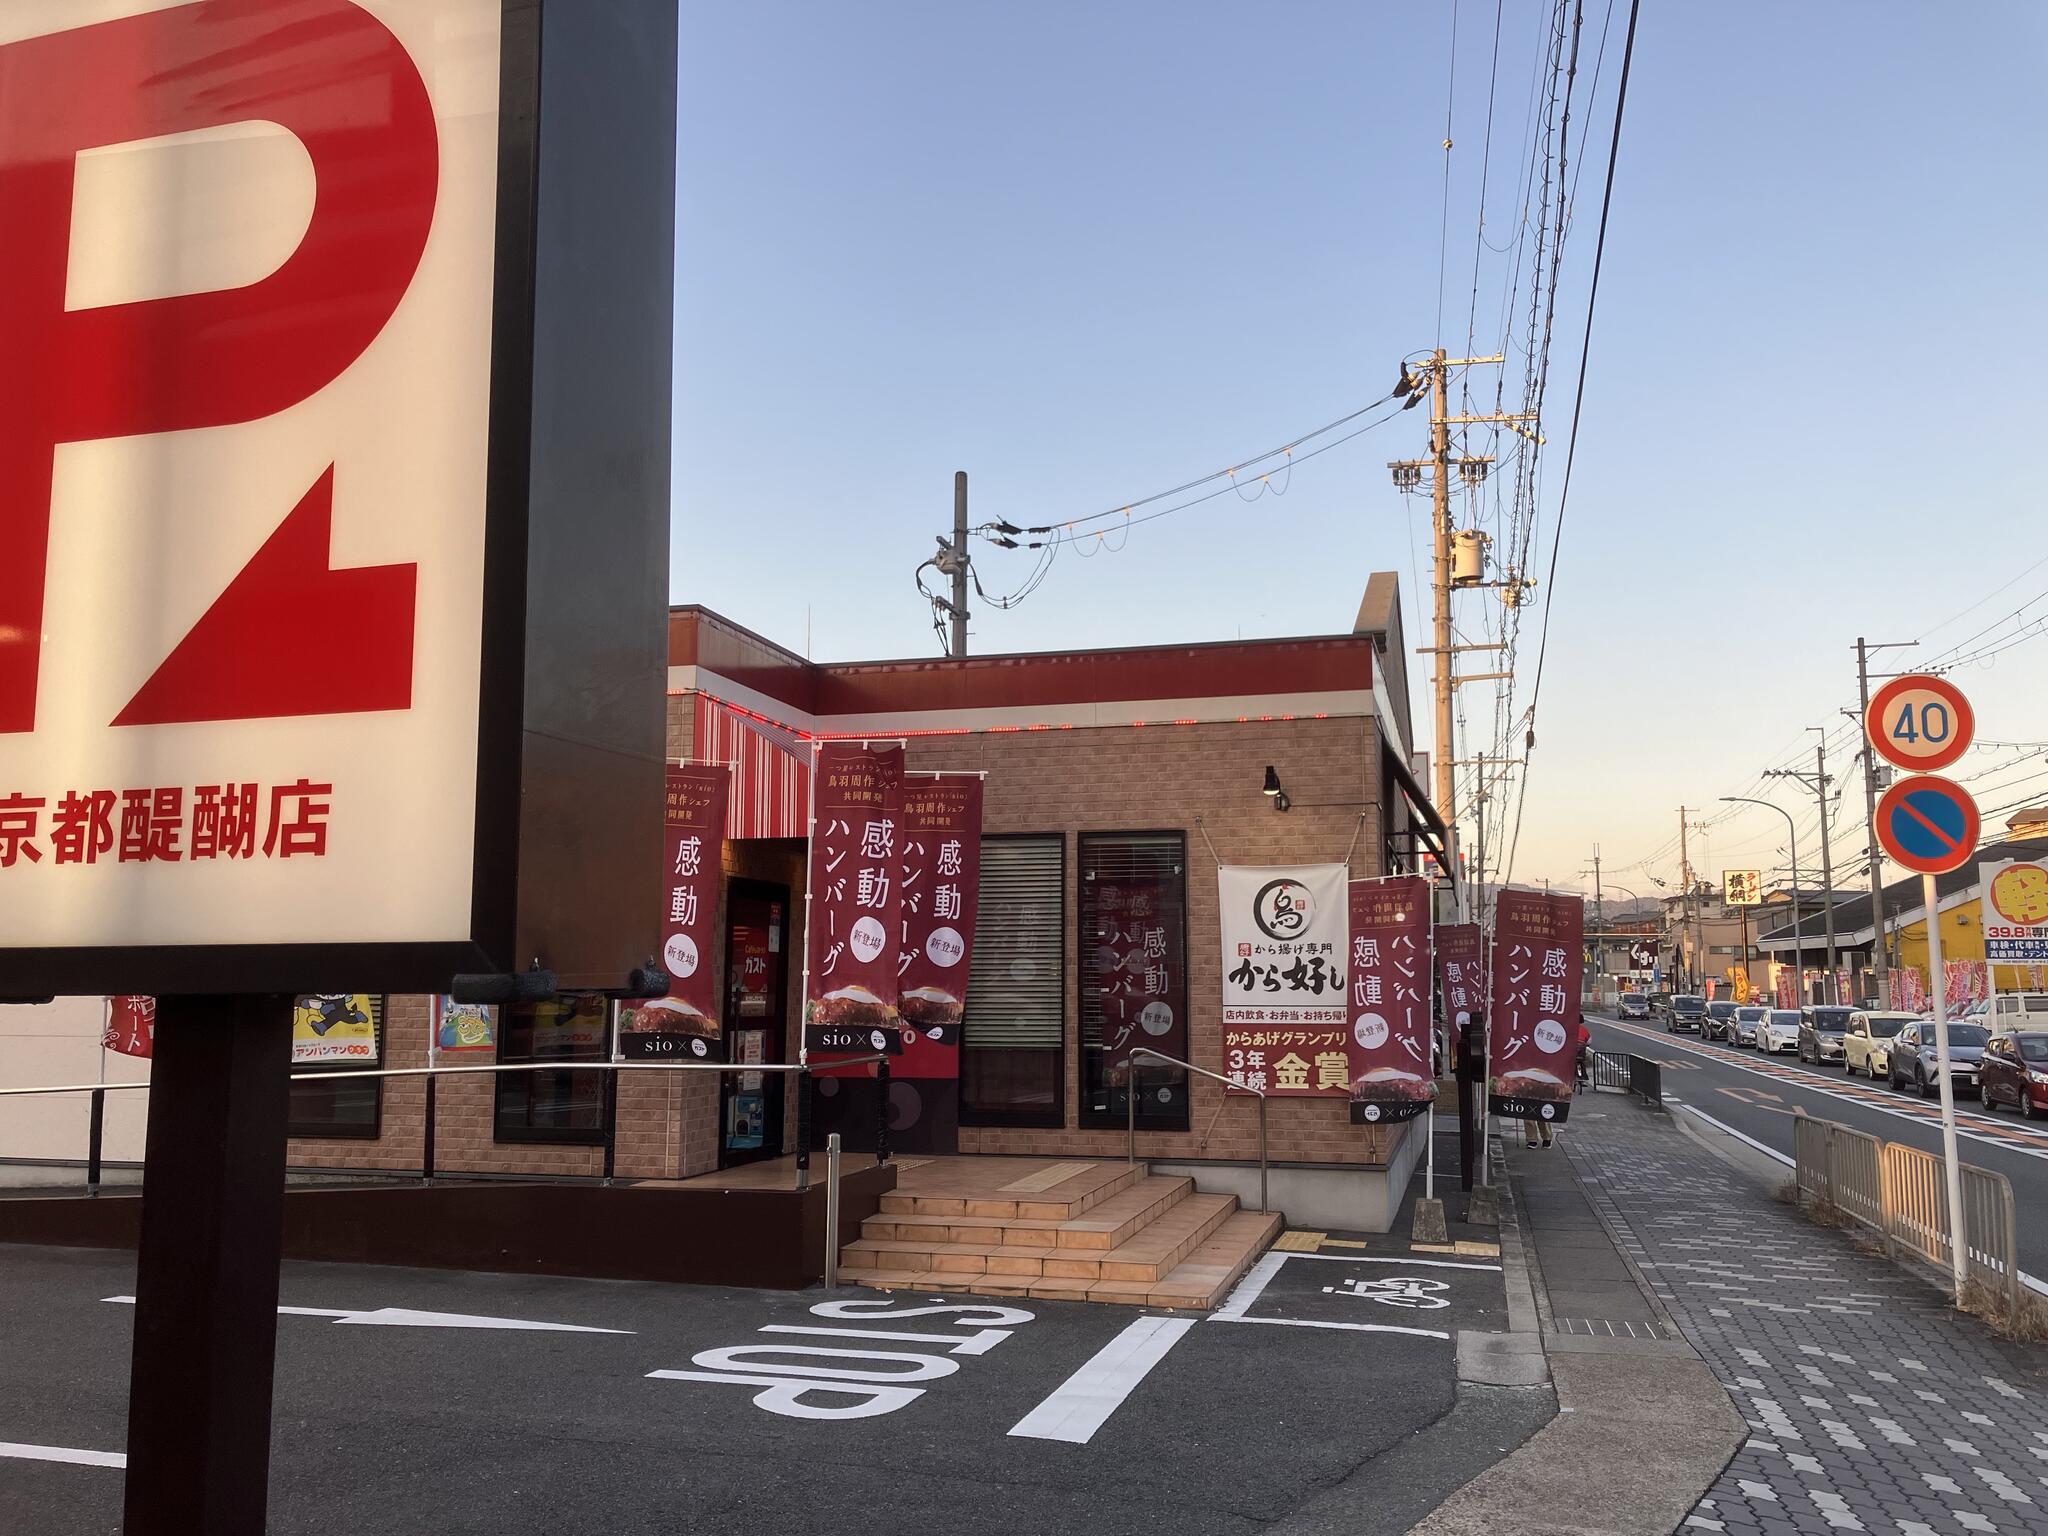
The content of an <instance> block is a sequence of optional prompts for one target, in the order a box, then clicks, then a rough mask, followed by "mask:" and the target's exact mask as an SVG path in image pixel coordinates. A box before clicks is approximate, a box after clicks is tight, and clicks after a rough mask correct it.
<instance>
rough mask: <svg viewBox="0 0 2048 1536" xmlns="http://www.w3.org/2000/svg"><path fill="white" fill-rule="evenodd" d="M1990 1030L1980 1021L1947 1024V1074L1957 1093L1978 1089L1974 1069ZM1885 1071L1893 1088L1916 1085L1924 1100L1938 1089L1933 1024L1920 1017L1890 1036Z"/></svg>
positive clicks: (1979, 1060) (1929, 1097) (1980, 1057)
mask: <svg viewBox="0 0 2048 1536" xmlns="http://www.w3.org/2000/svg"><path fill="white" fill-rule="evenodd" d="M1990 1042H1991V1032H1990V1031H1989V1030H1988V1029H1986V1028H1984V1026H1983V1025H1981V1024H1951V1025H1949V1027H1948V1075H1949V1081H1950V1082H1951V1083H1953V1084H1954V1085H1955V1090H1956V1092H1957V1093H1975V1092H1976V1091H1977V1068H1978V1064H1979V1063H1980V1062H1981V1061H1982V1060H1983V1059H1984V1047H1985V1046H1986V1045H1988V1044H1990ZM1888 1056H1889V1060H1888V1065H1887V1074H1888V1076H1889V1077H1890V1079H1891V1085H1892V1086H1893V1087H1894V1088H1916V1089H1918V1090H1919V1092H1920V1097H1921V1098H1923V1099H1931V1098H1933V1097H1934V1096H1935V1095H1936V1094H1937V1093H1939V1092H1940V1091H1941V1086H1940V1085H1941V1077H1940V1072H1939V1068H1938V1066H1937V1063H1936V1056H1937V1052H1936V1048H1935V1044H1934V1025H1933V1024H1932V1023H1930V1022H1929V1021H1927V1020H1925V1019H1922V1020H1920V1021H1919V1022H1918V1023H1915V1024H1908V1025H1907V1026H1906V1027H1905V1028H1904V1029H1902V1030H1900V1031H1899V1032H1898V1033H1897V1034H1896V1035H1894V1036H1892V1044H1891V1050H1890V1052H1889V1053H1888Z"/></svg>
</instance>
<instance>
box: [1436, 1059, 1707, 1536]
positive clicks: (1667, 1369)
mask: <svg viewBox="0 0 2048 1536" xmlns="http://www.w3.org/2000/svg"><path fill="white" fill-rule="evenodd" d="M1615 1107H1618V1108H1619V1109H1621V1110H1622V1111H1624V1112H1632V1111H1631V1107H1630V1106H1629V1105H1627V1104H1626V1103H1625V1102H1623V1101H1618V1100H1609V1099H1606V1098H1604V1097H1603V1098H1598V1099H1589V1100H1586V1101H1582V1103H1581V1104H1580V1105H1579V1106H1578V1109H1577V1111H1576V1112H1575V1114H1574V1118H1573V1121H1572V1123H1571V1125H1570V1126H1568V1127H1567V1128H1565V1129H1564V1130H1563V1131H1561V1132H1560V1133H1559V1137H1558V1146H1556V1147H1553V1148H1550V1149H1547V1150H1537V1151H1529V1150H1527V1149H1525V1148H1524V1147H1523V1146H1522V1145H1521V1143H1520V1139H1519V1137H1518V1136H1516V1135H1514V1134H1513V1133H1514V1130H1515V1129H1516V1128H1512V1127H1511V1128H1510V1134H1509V1137H1508V1138H1507V1139H1506V1144H1505V1146H1504V1147H1497V1148H1496V1149H1495V1163H1494V1167H1495V1170H1496V1172H1497V1173H1505V1174H1506V1176H1507V1182H1506V1189H1507V1194H1508V1199H1507V1200H1506V1201H1505V1203H1504V1205H1503V1211H1502V1223H1501V1234H1502V1236H1501V1245H1502V1251H1503V1254H1504V1255H1505V1254H1507V1253H1509V1252H1510V1251H1513V1252H1515V1254H1516V1256H1517V1258H1518V1261H1519V1267H1520V1268H1521V1270H1522V1271H1523V1272H1524V1274H1526V1276H1527V1294H1528V1305H1529V1308H1530V1312H1531V1316H1530V1318H1529V1320H1528V1330H1527V1332H1526V1333H1525V1334H1524V1335H1523V1337H1524V1338H1525V1340H1526V1341H1527V1343H1526V1344H1525V1346H1524V1347H1525V1348H1534V1349H1537V1350H1540V1352H1541V1355H1542V1357H1543V1359H1544V1362H1545V1363H1546V1364H1547V1366H1548V1370H1549V1375H1550V1379H1551V1383H1552V1386H1553V1388H1554V1390H1555V1392H1556V1395H1557V1408H1558V1412H1557V1416H1556V1417H1555V1418H1554V1419H1552V1420H1551V1421H1550V1423H1549V1424H1548V1425H1546V1426H1545V1427H1544V1428H1543V1429H1541V1430H1539V1431H1538V1432H1537V1433H1536V1434H1535V1435H1534V1436H1532V1437H1531V1438H1530V1439H1529V1440H1528V1441H1527V1442H1526V1443H1525V1444H1524V1445H1522V1447H1521V1448H1520V1449H1519V1450H1517V1451H1515V1452H1514V1454H1512V1455H1510V1456H1508V1457H1506V1458H1505V1459H1504V1460H1502V1461H1500V1462H1499V1463H1498V1464H1496V1465H1495V1466H1494V1467H1492V1468H1491V1469H1490V1470H1488V1471H1487V1472H1485V1473H1484V1474H1482V1475H1481V1476H1479V1477H1478V1478H1476V1479H1474V1480H1473V1481H1472V1482H1471V1483H1470V1484H1468V1485H1467V1486H1466V1487H1465V1488H1463V1489H1461V1490H1460V1491H1459V1492H1458V1493H1456V1494H1454V1495H1453V1496H1452V1497H1451V1498H1449V1499H1448V1500H1446V1501H1445V1502H1444V1503H1443V1504H1442V1505H1441V1506H1440V1507H1439V1508H1438V1509H1437V1510H1436V1511H1435V1513H1433V1514H1432V1515H1430V1516H1429V1517H1428V1518H1427V1519H1425V1520H1423V1521H1422V1522H1420V1523H1419V1524H1418V1525H1416V1527H1415V1530H1416V1531H1417V1532H1421V1533H1427V1536H1499V1533H1502V1532H1507V1531H1513V1532H1518V1533H1519V1532H1528V1533H1559V1536H1568V1533H1586V1536H1623V1533H1627V1536H1663V1533H1666V1532H1669V1531H1671V1530H1672V1529H1674V1528H1675V1527H1676V1526H1677V1525H1678V1524H1679V1523H1680V1522H1681V1521H1683V1520H1684V1519H1685V1518H1686V1517H1687V1514H1688V1512H1689V1511H1690V1510H1691V1509H1692V1508H1693V1507H1694V1505H1695V1504H1696V1502H1697V1501H1698V1499H1699V1498H1700V1496H1701V1495H1702V1494H1703V1493H1705V1492H1706V1491H1707V1490H1708V1488H1709V1487H1710V1486H1711V1485H1712V1484H1713V1483H1714V1481H1715V1480H1716V1478H1717V1477H1718V1476H1719V1475H1720V1473H1721V1470H1722V1468H1723V1467H1724V1466H1725V1465H1726V1464H1727V1462H1728V1458H1729V1457H1730V1456H1731V1455H1732V1454H1734V1452H1735V1451H1736V1449H1737V1447H1739V1446H1740V1445H1741V1443H1742V1441H1743V1438H1744V1435H1745V1434H1746V1430H1745V1428H1744V1426H1743V1423H1742V1420H1741V1417H1740V1415H1738V1414H1737V1413H1736V1412H1735V1410H1734V1409H1733V1407H1732V1406H1731V1405H1730V1404H1729V1401H1728V1398H1727V1395H1726V1393H1724V1392H1723V1391H1722V1389H1721V1387H1720V1384H1719V1383H1718V1382H1717V1381H1716V1380H1715V1378H1714V1375H1713V1373H1712V1372H1711V1371H1710V1370H1709V1369H1708V1368H1707V1366H1706V1365H1705V1364H1704V1363H1702V1361H1701V1360H1700V1358H1699V1357H1698V1355H1697V1354H1696V1353H1695V1352H1694V1351H1693V1349H1692V1347H1691V1346H1690V1345H1689V1344H1687V1343H1686V1342H1685V1341H1684V1339H1682V1338H1681V1337H1680V1336H1679V1333H1678V1330H1677V1328H1676V1327H1675V1326H1673V1324H1672V1321H1671V1319H1670V1318H1669V1317H1667V1316H1666V1315H1665V1313H1664V1311H1663V1308H1662V1307H1661V1306H1660V1304H1659V1303H1658V1301H1657V1299H1656V1298H1655V1296H1654V1295H1653V1294H1652V1292H1651V1290H1650V1288H1649V1286H1648V1285H1647V1284H1646V1283H1645V1282H1644V1280H1643V1277H1642V1276H1641V1274H1640V1272H1639V1271H1638V1270H1637V1269H1636V1268H1635V1267H1634V1265H1633V1264H1632V1263H1631V1262H1630V1260H1629V1258H1628V1257H1627V1255H1626V1254H1625V1253H1624V1252H1623V1251H1622V1249H1621V1247H1620V1245H1619V1244H1618V1243H1617V1242H1616V1240H1615V1238H1614V1236H1613V1235H1612V1234H1611V1233H1610V1231H1609V1228H1608V1226H1607V1224H1606V1223H1605V1222H1604V1221H1603V1220H1602V1218H1601V1216H1600V1215H1599V1213H1598V1212H1596V1211H1595V1210H1594V1208H1593V1206H1592V1204H1591V1203H1590V1202H1589V1201H1588V1199H1587V1197H1586V1195H1585V1193H1584V1192H1583V1190H1582V1189H1581V1188H1580V1185H1579V1177H1578V1170H1577V1169H1576V1167H1575V1165H1574V1164H1573V1162H1572V1161H1571V1160H1570V1159H1569V1158H1568V1157H1567V1155H1566V1153H1565V1152H1564V1151H1563V1150H1562V1149H1563V1147H1564V1146H1565V1145H1566V1144H1568V1142H1569V1141H1570V1140H1571V1139H1572V1138H1573V1137H1574V1136H1575V1135H1577V1134H1579V1132H1578V1130H1577V1128H1578V1127H1580V1126H1581V1125H1583V1124H1584V1123H1585V1122H1586V1121H1596V1122H1597V1121H1599V1120H1601V1119H1602V1118H1604V1117H1605V1116H1606V1115H1607V1114H1609V1113H1610V1112H1611V1109H1612V1108H1615ZM1674 1134H1675V1133H1674ZM1509 1305H1510V1310H1511V1311H1512V1310H1513V1308H1514V1293H1513V1290H1512V1288H1511V1290H1510V1296H1509Z"/></svg>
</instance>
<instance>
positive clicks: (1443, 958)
mask: <svg viewBox="0 0 2048 1536" xmlns="http://www.w3.org/2000/svg"><path fill="white" fill-rule="evenodd" d="M1435 939H1436V970H1437V980H1438V983H1439V985H1440V986H1441V987H1442V988H1443V999H1444V1056H1445V1058H1446V1060H1447V1061H1450V1062H1455V1061H1456V1060H1457V1059H1458V1041H1459V1040H1460V1039H1461V1038H1462V1037H1463V1036H1464V1033H1465V1026H1466V1025H1467V1024H1469V1023H1471V1022H1472V1015H1473V1013H1474V1012H1475V1011H1476V1010H1478V1009H1480V1008H1483V1007H1485V1006H1486V972H1485V971H1484V970H1483V969H1481V963H1482V953H1483V952H1482V950H1481V947H1480V939H1479V925H1478V924H1477V923H1446V924H1444V925H1443V926H1442V927H1441V928H1438V929H1437V930H1436V934H1435Z"/></svg>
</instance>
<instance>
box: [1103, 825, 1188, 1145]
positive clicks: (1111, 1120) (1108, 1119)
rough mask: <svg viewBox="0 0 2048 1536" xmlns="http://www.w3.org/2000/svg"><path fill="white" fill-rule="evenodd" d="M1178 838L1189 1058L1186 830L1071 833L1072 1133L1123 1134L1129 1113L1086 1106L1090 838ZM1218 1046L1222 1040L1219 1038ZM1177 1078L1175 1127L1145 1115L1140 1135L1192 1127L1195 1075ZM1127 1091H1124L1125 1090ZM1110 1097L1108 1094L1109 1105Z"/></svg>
mask: <svg viewBox="0 0 2048 1536" xmlns="http://www.w3.org/2000/svg"><path fill="white" fill-rule="evenodd" d="M1139 837H1177V838H1179V839H1180V955H1181V973H1182V974H1181V986H1182V994H1181V1005H1182V1008H1183V1010H1184V1011H1185V1012H1186V1014H1187V1016H1188V1018H1187V1039H1188V1047H1187V1048H1188V1055H1189V1057H1190V1058H1192V1057H1193V1055H1194V1050H1195V1020H1194V991H1195V989H1194V974H1193V973H1194V954H1193V951H1192V950H1191V949H1190V948H1189V943H1188V940H1189V933H1188V922H1189V917H1188V905H1189V903H1188V875H1189V873H1190V869H1189V858H1188V834H1187V829H1186V828H1185V827H1099V828H1098V827H1091V828H1089V829H1087V830H1085V831H1080V830H1077V831H1076V832H1075V833H1074V924H1073V940H1074V1086H1075V1102H1074V1123H1075V1128H1076V1129H1078V1130H1084V1131H1100V1130H1122V1129H1124V1128H1125V1127H1126V1126H1127V1125H1128V1124H1129V1114H1128V1111H1127V1110H1126V1111H1123V1112H1119V1111H1118V1110H1116V1109H1114V1108H1112V1109H1107V1110H1095V1109H1091V1108H1090V1107H1089V1105H1088V1084H1087V1082H1086V1077H1087V1072H1088V1047H1087V1043H1086V1042H1085V1041H1084V1040H1083V1039H1082V1028H1083V1024H1084V1019H1083V1015H1084V1014H1085V1013H1086V1011H1087V1010H1086V1008H1085V1006H1084V1005H1083V1003H1082V1000H1081V988H1082V987H1083V986H1085V985H1086V984H1087V980H1088V969H1087V966H1086V965H1085V964H1084V963H1083V961H1082V955H1081V951H1082V949H1083V947H1084V946H1085V944H1086V942H1087V940H1086V939H1085V938H1084V936H1083V935H1082V932H1081V914H1082V913H1083V912H1084V911H1086V910H1087V884H1088V869H1087V859H1086V857H1085V849H1086V847H1087V845H1088V843H1089V841H1090V840H1091V839H1094V840H1096V841H1108V840H1109V839H1112V838H1139ZM1218 1039H1219V1041H1220V1040H1221V1035H1220V1033H1219V1035H1218ZM1174 1070H1175V1071H1177V1072H1179V1073H1180V1096H1179V1104H1180V1114H1179V1117H1178V1118H1179V1122H1180V1123H1179V1124H1178V1125H1172V1124H1166V1123H1163V1122H1162V1121H1161V1120H1159V1119H1157V1118H1149V1119H1148V1117H1147V1116H1145V1115H1143V1114H1140V1115H1139V1116H1138V1126H1137V1128H1138V1130H1139V1131H1141V1132H1142V1131H1152V1132H1155V1133H1157V1134H1160V1135H1167V1136H1175V1135H1186V1134H1187V1133H1188V1131H1189V1130H1190V1129H1192V1127H1193V1125H1194V1075H1193V1074H1192V1073H1190V1072H1188V1071H1187V1070H1186V1069H1185V1068H1175V1069H1174ZM1126 1091H1128V1087H1127V1088H1126ZM1113 1099H1114V1095H1112V1101H1113Z"/></svg>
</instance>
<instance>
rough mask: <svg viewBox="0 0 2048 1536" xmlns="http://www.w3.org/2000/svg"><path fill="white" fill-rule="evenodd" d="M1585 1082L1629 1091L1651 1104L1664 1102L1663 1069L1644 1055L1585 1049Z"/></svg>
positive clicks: (1599, 1087) (1591, 1086)
mask: <svg viewBox="0 0 2048 1536" xmlns="http://www.w3.org/2000/svg"><path fill="white" fill-rule="evenodd" d="M1586 1086H1587V1087H1589V1088H1592V1089H1595V1090H1598V1089H1601V1088H1606V1089H1610V1090H1611V1091H1613V1092H1615V1093H1632V1094H1634V1095H1635V1096H1636V1097H1637V1098H1639V1099H1641V1100H1642V1101H1643V1102H1644V1103H1645V1104H1648V1105H1650V1106H1652V1107H1653V1108H1654V1107H1658V1106H1661V1105H1662V1104H1663V1102H1664V1070H1663V1068H1662V1067H1660V1066H1659V1065H1658V1064H1657V1063H1656V1062H1654V1061H1652V1060H1650V1058H1649V1057H1647V1056H1635V1055H1630V1054H1627V1053H1625V1052H1622V1051H1595V1050H1591V1049H1588V1050H1587V1052H1586Z"/></svg>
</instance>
